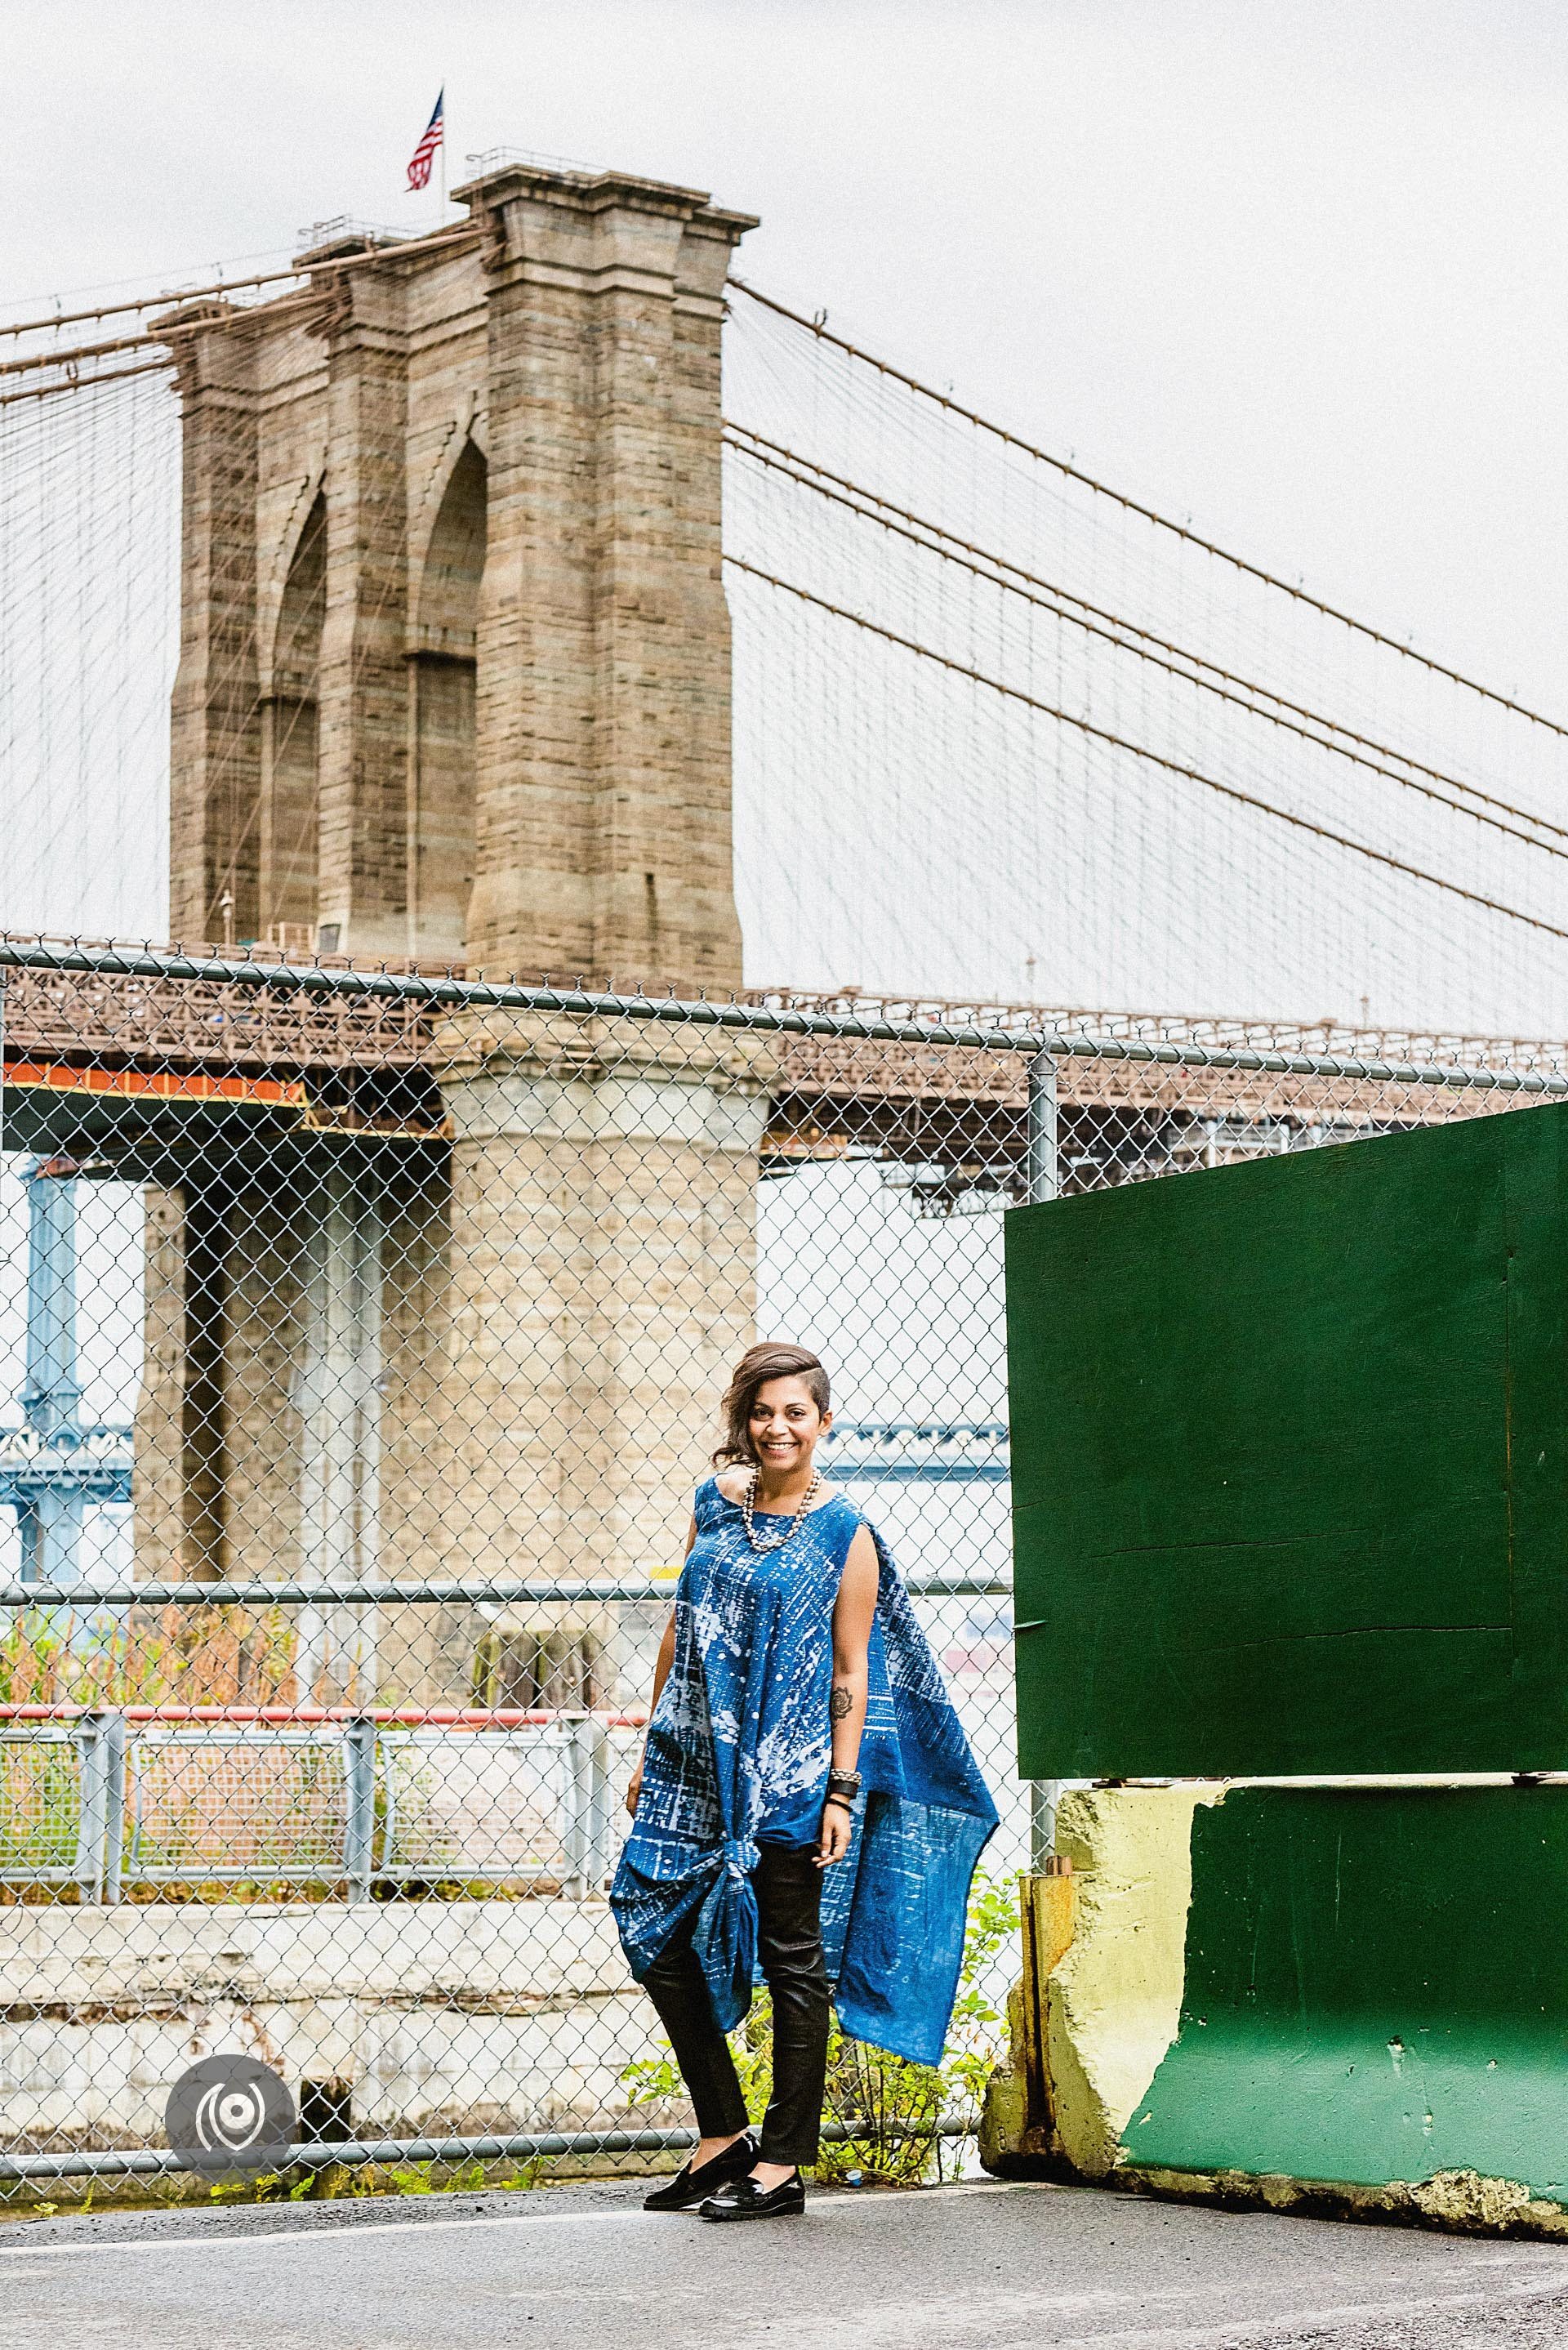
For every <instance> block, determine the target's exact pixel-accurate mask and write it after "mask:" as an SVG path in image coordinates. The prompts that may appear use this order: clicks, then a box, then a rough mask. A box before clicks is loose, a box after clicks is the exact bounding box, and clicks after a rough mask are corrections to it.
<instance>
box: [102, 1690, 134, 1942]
mask: <svg viewBox="0 0 1568 2350" xmlns="http://www.w3.org/2000/svg"><path fill="white" fill-rule="evenodd" d="M129 1737H130V1732H129V1730H128V1727H127V1724H126V1719H125V1716H124V1714H123V1713H110V1714H107V1715H106V1716H105V1717H104V1722H103V1758H104V1760H103V1787H104V1806H103V1898H104V1899H105V1901H118V1900H119V1887H120V1876H121V1871H122V1869H123V1867H124V1865H125V1772H126V1748H127V1744H128V1741H129Z"/></svg>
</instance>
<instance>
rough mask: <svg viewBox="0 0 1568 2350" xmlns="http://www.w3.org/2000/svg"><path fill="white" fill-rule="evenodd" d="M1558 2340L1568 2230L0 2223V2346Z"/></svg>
mask: <svg viewBox="0 0 1568 2350" xmlns="http://www.w3.org/2000/svg"><path fill="white" fill-rule="evenodd" d="M40 2343H57V2344H64V2345H70V2350H187V2345H190V2350H196V2345H200V2350H242V2345H243V2350H469V2345H473V2346H474V2350H479V2345H483V2350H511V2345H539V2350H590V2346H591V2350H606V2345H614V2350H758V2345H767V2344H777V2345H781V2350H783V2345H788V2350H819V2345H823V2346H824V2350H826V2345H831V2350H937V2345H941V2350H968V2346H969V2345H975V2350H981V2345H983V2350H1112V2345H1116V2350H1121V2346H1122V2345H1125V2346H1126V2350H1225V2345H1231V2344H1235V2345H1245V2350H1309V2345H1310V2350H1564V2345H1568V2245H1556V2244H1533V2243H1515V2242H1507V2241H1489V2240H1484V2239H1478V2238H1474V2237H1470V2238H1465V2237H1454V2236H1440V2235H1437V2234H1429V2233H1427V2232H1425V2231H1421V2230H1412V2229H1405V2228H1393V2227H1383V2226H1376V2227H1375V2226H1370V2225H1344V2226H1336V2225H1334V2223H1332V2222H1329V2221H1324V2220H1298V2219H1292V2218H1288V2217H1283V2216H1280V2215H1276V2214H1273V2213H1245V2214H1243V2213H1231V2212H1223V2211H1213V2210H1198V2209H1189V2208H1187V2207H1184V2206H1180V2205H1175V2204H1161V2203H1155V2202H1150V2201H1145V2200H1143V2199H1137V2198H1133V2197H1128V2196H1121V2195H1113V2194H1108V2193H1105V2192H1103V2191H1096V2190H1095V2189H1087V2188H1064V2187H1010V2186H1000V2185H995V2184H991V2183H983V2184H982V2183H976V2184H973V2185H965V2186H958V2187H948V2188H937V2189H926V2190H924V2191H923V2192H919V2193H912V2194H895V2193H878V2192H862V2193H858V2194H857V2193H855V2192H853V2191H848V2190H840V2191H837V2192H834V2193H828V2192H824V2193H823V2194H821V2195H819V2196H817V2197H815V2199H813V2201H812V2204H811V2208H810V2210H808V2212H807V2214H806V2216H805V2219H804V2220H783V2221H777V2222H772V2223H769V2224H766V2225H757V2226H753V2227H724V2228H715V2227H712V2226H711V2225H708V2224H705V2223H704V2222H702V2221H701V2220H696V2219H693V2218H690V2217H685V2216H680V2217H665V2216H662V2215H660V2216H658V2217H655V2216H653V2215H651V2214H648V2213H645V2212H644V2211H643V2210H641V2209H640V2191H639V2189H636V2188H634V2187H632V2186H630V2185H629V2184H628V2185H626V2186H622V2185H618V2184H617V2185H605V2186H598V2185H596V2186H588V2187H571V2188H556V2189H535V2191H534V2192H533V2193H530V2194H512V2195H507V2194H500V2193H497V2194H487V2195H478V2196H443V2197H440V2198H435V2197H432V2198H431V2199H430V2200H429V2201H420V2202H409V2201H401V2202H394V2201H387V2202H377V2203H371V2204H365V2203H360V2204H347V2205H346V2204H335V2205H327V2204H318V2205H315V2206H311V2207H285V2208H283V2209H279V2208H278V2207H276V2206H265V2205H263V2206H251V2207H249V2208H247V2209H244V2210H224V2211H218V2212H198V2213H192V2212H189V2211H171V2212H160V2213H142V2212H136V2213H122V2214H116V2213H106V2214H104V2215H103V2216H101V2217H99V2218H97V2219H88V2220H79V2219H66V2218H55V2219H52V2220H12V2221H7V2222H5V2223H4V2224H0V2350H37V2346H38V2345H39V2344H40Z"/></svg>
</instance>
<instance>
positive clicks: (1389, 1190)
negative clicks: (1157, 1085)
mask: <svg viewBox="0 0 1568 2350" xmlns="http://www.w3.org/2000/svg"><path fill="white" fill-rule="evenodd" d="M1007 1296H1008V1326H1009V1357H1010V1367H1009V1376H1010V1385H1011V1396H1012V1463H1013V1467H1012V1476H1013V1509H1014V1543H1015V1561H1016V1565H1015V1577H1016V1617H1017V1624H1018V1686H1019V1724H1020V1748H1021V1758H1022V1765H1023V1770H1024V1772H1025V1773H1026V1774H1028V1775H1029V1776H1031V1777H1037V1778H1052V1777H1139V1776H1162V1775H1170V1776H1179V1775H1183V1774H1187V1773H1238V1774H1251V1773H1261V1774H1270V1773H1303V1772H1324V1771H1326V1772H1363V1771H1367V1772H1370V1771H1395V1772H1398V1771H1431V1770H1439V1771H1441V1770H1501V1769H1514V1770H1517V1769H1525V1768H1537V1769H1539V1768H1543V1767H1553V1766H1556V1767H1561V1766H1563V1765H1564V1764H1568V1506H1565V1505H1568V1379H1565V1363H1564V1309H1565V1307H1568V1105H1557V1104H1552V1105H1550V1106H1548V1107H1542V1108H1537V1109H1529V1110H1518V1111H1510V1112H1507V1113H1505V1114H1501V1115H1497V1116H1492V1117H1483V1118H1473V1119H1467V1120H1464V1121H1462V1122H1458V1123H1455V1124H1453V1125H1449V1126H1444V1127H1438V1128H1428V1129H1425V1130H1422V1131H1419V1132H1416V1133H1410V1134H1404V1135H1396V1136H1389V1137H1385V1138H1382V1139H1376V1140H1373V1141H1367V1142H1358V1143H1352V1144H1348V1145H1345V1146H1343V1147H1340V1148H1336V1149H1322V1150H1309V1151H1303V1152H1300V1153H1297V1154H1294V1155H1292V1156H1290V1157H1285V1158H1278V1159H1261V1160H1254V1161H1251V1162H1249V1163H1247V1164H1244V1165H1241V1166H1237V1167H1231V1168H1226V1169H1222V1170H1215V1171H1213V1172H1211V1173H1207V1174H1195V1175H1182V1176H1179V1177H1172V1178H1170V1179H1169V1180H1165V1181H1161V1182H1147V1183H1136V1184H1128V1185H1127V1186H1125V1187H1123V1188H1121V1189H1119V1190H1116V1191H1103V1192H1095V1193H1089V1194H1085V1196H1083V1197H1082V1198H1077V1199H1071V1200H1063V1201H1053V1202H1051V1203H1050V1204H1048V1205H1044V1206H1040V1207H1033V1208H1023V1209H1018V1210H1015V1211H1013V1212H1012V1214H1011V1215H1010V1216H1009V1218H1008V1220H1007Z"/></svg>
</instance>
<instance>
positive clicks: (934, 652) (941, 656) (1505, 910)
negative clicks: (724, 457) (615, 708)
mask: <svg viewBox="0 0 1568 2350" xmlns="http://www.w3.org/2000/svg"><path fill="white" fill-rule="evenodd" d="M724 562H725V565H726V567H729V568H732V569H733V570H736V571H742V572H745V573H747V574H748V575H749V576H750V577H752V578H753V579H760V580H762V581H763V584H764V585H765V586H767V587H775V588H778V589H780V590H782V592H783V593H784V595H786V596H794V597H797V598H799V599H800V601H801V602H802V603H804V604H812V605H815V607H816V608H817V609H818V610H819V611H823V612H827V613H830V614H831V615H832V617H833V618H834V619H836V620H846V621H848V622H849V623H850V624H851V626H853V627H855V628H857V629H865V630H866V631H867V633H868V634H869V635H871V636H875V637H880V638H881V639H883V640H884V642H886V643H888V644H890V645H896V646H898V649H899V650H900V651H902V652H907V653H915V654H918V655H919V658H920V659H921V660H930V661H936V662H937V663H939V664H940V667H941V668H943V669H945V670H949V671H951V672H952V673H953V674H954V675H955V676H958V677H964V678H968V679H969V680H970V681H971V682H972V683H973V684H975V685H980V686H984V687H985V688H986V689H987V690H988V691H991V692H992V693H999V694H1003V695H1005V696H1006V698H1007V699H1008V700H1009V701H1011V702H1021V703H1023V706H1024V707H1025V708H1026V709H1030V710H1034V711H1037V712H1039V713H1040V714H1041V716H1042V717H1044V718H1050V719H1054V721H1056V723H1059V724H1060V725H1063V726H1070V727H1073V728H1074V729H1075V730H1076V732H1077V733H1081V734H1084V735H1086V736H1088V737H1090V738H1091V739H1092V740H1094V741H1095V742H1097V743H1106V744H1107V745H1108V746H1109V747H1110V748H1111V749H1113V750H1116V751H1125V752H1127V754H1129V755H1130V756H1131V757H1133V758H1135V759H1141V760H1144V761H1147V763H1148V764H1150V765H1151V766H1156V767H1160V768H1163V769H1164V770H1165V772H1166V774H1168V775H1179V776H1180V777H1181V778H1182V779H1183V780H1184V781H1186V782H1188V783H1192V784H1199V785H1202V786H1203V788H1204V790H1205V791H1210V792H1218V793H1220V795H1221V796H1222V797H1224V798H1225V799H1228V800H1231V801H1234V802H1235V803H1236V804H1237V805H1238V806H1241V807H1247V808H1251V809H1252V810H1254V811H1255V812H1256V813H1257V814H1259V815H1261V816H1273V817H1275V818H1277V819H1278V821H1279V822H1280V823H1282V824H1288V825H1291V826H1293V827H1295V829H1296V830H1297V831H1300V832H1308V833H1311V834H1313V835H1314V837H1315V838H1316V839H1318V840H1323V841H1327V842H1328V843H1329V844H1330V845H1331V846H1332V847H1336V848H1346V849H1349V850H1351V851H1352V852H1353V853H1354V854H1355V856H1357V857H1365V858H1370V859H1371V860H1372V861H1373V862H1374V863H1376V864H1378V865H1382V866H1386V868H1388V870H1389V871H1391V872H1394V873H1402V874H1403V875H1405V877H1406V878H1407V879H1409V880H1412V881H1422V882H1425V883H1427V884H1428V887H1430V888H1431V889H1444V890H1447V891H1448V892H1449V895H1450V896H1452V897H1455V898H1462V899H1465V900H1466V901H1467V902H1468V903H1469V904H1470V905H1472V906H1480V907H1484V908H1485V910H1486V911H1487V912H1488V913H1492V914H1501V915H1504V916H1506V918H1507V919H1508V920H1510V921H1514V922H1524V923H1528V925H1529V926H1530V928H1531V929H1532V930H1535V931H1544V932H1545V933H1546V934H1547V935H1548V936H1549V937H1551V938H1556V939H1568V929H1563V928H1561V927H1559V925H1558V924H1557V923H1555V922H1548V921H1546V920H1543V919H1542V917H1541V916H1540V915H1538V914H1531V913H1527V912H1525V911H1524V910H1523V909H1522V908H1521V907H1518V906H1508V905H1504V904H1503V903H1502V902H1501V899H1496V898H1489V897H1487V896H1485V895H1483V893H1482V892H1481V891H1480V890H1478V889H1466V888H1465V886H1464V884H1463V883H1462V882H1459V881H1449V880H1447V879H1445V878H1444V877H1443V876H1442V875H1441V874H1438V873H1428V872H1427V871H1425V870H1424V869H1423V868H1421V867H1420V866H1417V865H1411V864H1408V863H1407V861H1406V859H1405V858H1400V857H1394V856H1391V855H1390V854H1389V853H1388V851H1387V850H1386V849H1381V848H1375V847H1372V846H1371V845H1370V844H1369V843H1368V842H1366V841H1363V840H1354V839H1352V838H1351V837H1349V835H1348V834H1345V833H1342V832H1335V831H1334V830H1332V829H1331V828H1330V827H1328V826H1327V825H1323V824H1319V823H1317V822H1316V821H1315V820H1314V818H1313V817H1311V816H1298V815H1296V814H1295V813H1294V812H1293V810H1291V809H1289V808H1282V807H1279V806H1275V805H1274V803H1273V802H1272V801H1270V800H1265V799H1261V798H1260V797H1259V796H1258V795H1257V794H1256V793H1254V792H1244V791H1242V790H1241V789H1240V787H1239V786H1238V785H1234V784H1225V783H1221V782H1220V780H1219V778H1218V777H1217V776H1214V775H1205V774H1204V773H1203V772H1202V770H1201V769H1200V768H1198V767H1192V766H1188V765H1187V764H1184V763H1183V762H1182V761H1180V760H1177V759H1170V758H1168V757H1167V756H1166V755H1165V754H1164V753H1163V752H1160V751H1154V750H1150V749H1149V748H1148V747H1147V745H1146V744H1143V743H1134V742H1132V741H1130V740H1129V739H1128V737H1127V736H1126V735H1124V734H1118V733H1114V732H1113V731H1112V730H1111V729H1110V728H1108V727H1105V726H1096V725H1095V724H1094V723H1092V721H1090V720H1089V719H1086V718H1080V717H1078V716H1077V715H1076V714H1075V712H1072V711H1070V710H1063V709H1060V708H1059V707H1058V706H1057V705H1056V704H1055V703H1054V702H1045V701H1043V700H1042V699H1040V697H1039V696H1037V695H1035V694H1031V693H1026V692H1025V691H1023V687H1022V686H1016V685H1010V684H1008V683H1007V682H1006V681H1005V680H1004V679H1002V678H997V677H990V676H988V675H987V674H986V672H985V671H983V670H979V669H974V668H971V666H970V665H969V663H967V662H965V661H961V660H955V659H954V658H953V657H952V656H951V655H950V654H948V653H944V652H941V651H940V650H938V649H937V648H936V647H935V646H934V645H925V644H921V643H919V641H918V640H917V639H915V638H913V637H906V636H903V635H900V634H899V632H898V630H897V629H888V628H885V627H884V626H883V625H882V623H881V622H880V621H877V620H872V619H867V617H866V615H865V614H864V613H862V612H852V611H850V610H849V609H848V608H846V606H844V605H841V604H834V603H831V602H829V600H828V599H827V598H826V597H825V596H818V595H815V594H814V593H813V591H812V590H811V589H810V588H809V587H800V586H798V585H797V584H796V583H795V582H794V580H792V579H781V578H779V577H777V576H776V575H775V574H774V573H773V572H770V571H764V570H763V569H762V567H760V566H759V565H757V564H754V563H748V562H746V561H744V560H743V558H742V557H741V556H734V555H727V556H725V557H724ZM1467 813H1468V811H1467Z"/></svg>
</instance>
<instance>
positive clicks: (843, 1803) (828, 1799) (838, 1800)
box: [823, 1795, 855, 1813]
mask: <svg viewBox="0 0 1568 2350" xmlns="http://www.w3.org/2000/svg"><path fill="white" fill-rule="evenodd" d="M828 1804H838V1805H839V1806H840V1808H841V1809H842V1810H844V1811H846V1812H850V1813H853V1811H854V1809H855V1806H854V1804H852V1803H851V1802H850V1800H849V1798H848V1796H847V1795H825V1796H824V1797H823V1809H824V1810H825V1811H826V1808H827V1806H828Z"/></svg>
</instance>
